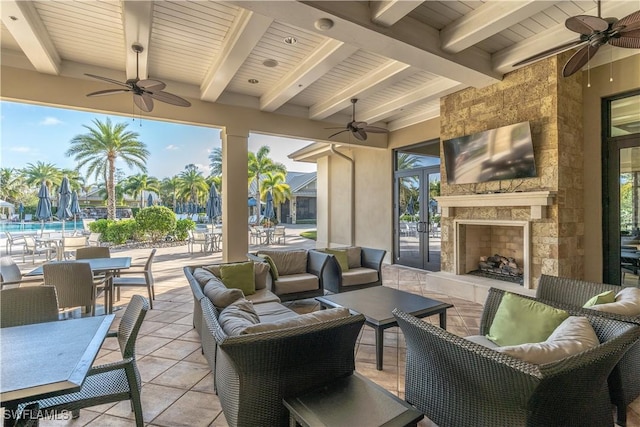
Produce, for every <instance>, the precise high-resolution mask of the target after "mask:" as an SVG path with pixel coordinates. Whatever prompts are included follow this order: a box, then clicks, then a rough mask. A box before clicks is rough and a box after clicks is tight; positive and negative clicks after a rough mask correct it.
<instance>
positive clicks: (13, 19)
mask: <svg viewBox="0 0 640 427" xmlns="http://www.w3.org/2000/svg"><path fill="white" fill-rule="evenodd" d="M9 19H11V20H12V21H17V20H18V18H17V17H15V16H13V15H11V16H10V17H9Z"/></svg>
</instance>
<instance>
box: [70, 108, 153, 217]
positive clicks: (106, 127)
mask: <svg viewBox="0 0 640 427" xmlns="http://www.w3.org/2000/svg"><path fill="white" fill-rule="evenodd" d="M93 124H94V126H95V127H91V126H88V125H83V126H84V127H85V128H86V129H87V130H88V131H89V132H88V133H85V134H80V135H76V136H75V137H73V139H72V140H71V148H69V150H67V153H66V154H67V156H75V157H74V160H75V161H76V162H77V163H78V169H80V168H82V167H84V166H86V167H87V175H88V176H90V175H94V176H95V177H96V179H98V178H99V177H106V180H105V181H106V190H107V218H109V219H114V218H115V216H116V190H115V171H116V160H117V159H121V160H123V161H124V163H125V164H126V165H127V166H129V168H134V167H137V168H138V169H140V170H141V171H142V172H146V171H147V168H146V166H145V163H146V161H147V158H148V157H149V151H148V150H147V148H146V145H145V144H144V143H143V142H140V141H138V136H139V135H138V134H137V133H136V132H131V131H127V130H126V129H127V126H128V125H129V124H128V123H116V124H112V123H111V120H109V119H107V120H106V121H105V122H101V121H100V120H98V119H95V120H94V121H93Z"/></svg>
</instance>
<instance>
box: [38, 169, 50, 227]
mask: <svg viewBox="0 0 640 427" xmlns="http://www.w3.org/2000/svg"><path fill="white" fill-rule="evenodd" d="M36 216H37V217H38V219H40V221H42V228H41V229H42V230H44V222H45V221H47V220H50V219H51V216H52V215H51V198H50V197H49V189H48V188H47V186H46V184H45V183H44V181H43V182H42V184H41V185H40V191H38V206H37V207H36Z"/></svg>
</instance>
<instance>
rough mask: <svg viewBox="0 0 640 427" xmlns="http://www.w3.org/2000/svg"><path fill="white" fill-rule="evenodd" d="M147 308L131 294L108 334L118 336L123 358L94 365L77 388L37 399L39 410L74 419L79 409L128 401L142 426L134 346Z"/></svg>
mask: <svg viewBox="0 0 640 427" xmlns="http://www.w3.org/2000/svg"><path fill="white" fill-rule="evenodd" d="M148 310H149V303H148V302H147V300H146V299H145V298H144V297H142V296H140V295H134V296H133V297H132V298H131V301H129V304H128V305H127V308H126V310H125V312H124V314H123V316H122V319H121V320H120V325H119V327H118V332H117V333H109V334H108V335H107V336H108V337H117V339H118V344H119V346H120V353H121V354H122V360H119V361H116V362H111V363H108V364H105V365H98V366H93V367H92V368H91V369H90V370H89V373H88V374H87V378H86V379H85V381H84V382H83V383H82V388H81V389H80V391H78V392H76V393H69V394H63V395H60V396H55V397H51V398H48V399H43V400H39V401H38V405H39V406H40V410H42V411H47V413H56V412H59V411H72V413H73V417H74V418H77V417H78V416H79V410H80V409H83V408H87V407H91V406H96V405H102V404H105V403H115V402H120V401H124V400H129V401H130V402H131V409H132V411H133V413H134V415H135V420H136V426H138V427H142V426H143V425H144V419H143V415H142V402H141V400H140V389H141V387H142V384H141V380H140V372H139V371H138V367H137V365H136V351H135V347H136V338H137V336H138V331H139V330H140V326H141V325H142V321H143V320H144V317H145V315H146V313H147V311H148Z"/></svg>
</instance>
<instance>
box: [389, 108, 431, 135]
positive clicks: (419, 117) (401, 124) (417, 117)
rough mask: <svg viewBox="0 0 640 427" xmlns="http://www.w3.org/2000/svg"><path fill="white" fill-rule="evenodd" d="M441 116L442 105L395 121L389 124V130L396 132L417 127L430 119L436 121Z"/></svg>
mask: <svg viewBox="0 0 640 427" xmlns="http://www.w3.org/2000/svg"><path fill="white" fill-rule="evenodd" d="M439 115H440V105H437V106H435V107H433V108H430V109H429V110H427V111H422V112H420V113H416V114H411V115H408V116H405V117H402V118H401V119H397V120H393V121H391V122H389V123H388V125H387V129H388V130H389V132H393V131H396V130H398V129H402V128H406V127H408V126H412V125H416V124H418V123H422V122H425V121H427V120H430V119H434V118H436V117H438V116H439Z"/></svg>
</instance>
